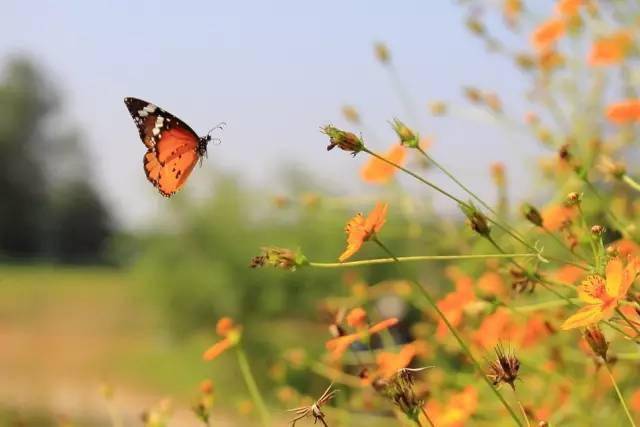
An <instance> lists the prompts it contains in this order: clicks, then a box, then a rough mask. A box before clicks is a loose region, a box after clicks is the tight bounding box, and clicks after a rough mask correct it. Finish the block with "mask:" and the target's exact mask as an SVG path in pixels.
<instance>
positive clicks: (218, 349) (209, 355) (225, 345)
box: [202, 338, 232, 360]
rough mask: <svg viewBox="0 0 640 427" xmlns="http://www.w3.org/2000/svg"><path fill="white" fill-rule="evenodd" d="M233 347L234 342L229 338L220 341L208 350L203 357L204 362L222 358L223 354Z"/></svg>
mask: <svg viewBox="0 0 640 427" xmlns="http://www.w3.org/2000/svg"><path fill="white" fill-rule="evenodd" d="M231 345H232V341H231V340H230V339H228V338H225V339H223V340H221V341H218V342H217V343H215V344H214V345H212V346H211V347H209V348H208V349H207V351H205V352H204V354H203V355H202V358H203V359H204V360H213V359H215V358H216V357H218V356H220V355H221V354H222V353H224V352H225V351H227V350H228V349H229V348H230V347H231Z"/></svg>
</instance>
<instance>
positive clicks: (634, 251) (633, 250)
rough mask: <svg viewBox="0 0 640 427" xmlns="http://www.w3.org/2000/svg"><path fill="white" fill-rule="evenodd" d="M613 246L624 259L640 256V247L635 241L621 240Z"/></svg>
mask: <svg viewBox="0 0 640 427" xmlns="http://www.w3.org/2000/svg"><path fill="white" fill-rule="evenodd" d="M611 246H613V247H614V248H615V249H616V250H617V251H618V255H619V256H621V257H623V258H625V257H628V256H629V255H631V256H638V255H640V246H638V244H637V243H636V242H634V241H633V240H629V239H621V240H618V241H617V242H615V243H613V244H612V245H611Z"/></svg>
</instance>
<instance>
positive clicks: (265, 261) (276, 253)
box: [249, 247, 309, 271]
mask: <svg viewBox="0 0 640 427" xmlns="http://www.w3.org/2000/svg"><path fill="white" fill-rule="evenodd" d="M308 263H309V261H308V260H307V257H305V256H304V254H303V253H302V252H300V251H299V250H298V251H292V250H291V249H283V248H276V247H264V248H262V254H260V255H258V256H256V257H253V259H252V260H251V263H250V264H249V266H250V267H251V268H258V267H264V266H271V267H276V268H281V269H283V270H289V271H295V270H296V268H298V267H304V266H306V265H307V264H308Z"/></svg>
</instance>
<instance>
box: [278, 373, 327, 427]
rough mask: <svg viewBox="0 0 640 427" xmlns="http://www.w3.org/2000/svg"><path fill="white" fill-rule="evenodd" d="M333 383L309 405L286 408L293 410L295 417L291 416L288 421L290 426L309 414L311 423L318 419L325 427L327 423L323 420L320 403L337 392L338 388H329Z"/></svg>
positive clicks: (323, 402) (323, 415) (322, 403)
mask: <svg viewBox="0 0 640 427" xmlns="http://www.w3.org/2000/svg"><path fill="white" fill-rule="evenodd" d="M332 387H333V384H330V385H329V387H327V389H326V390H325V391H324V393H322V396H320V398H319V399H318V400H316V401H315V403H314V404H313V405H311V406H301V407H299V408H293V409H288V411H289V412H293V413H294V414H295V415H296V417H295V418H293V419H292V420H291V421H289V423H290V424H291V426H292V427H294V426H295V425H296V422H298V421H299V420H301V419H302V418H305V417H307V416H309V415H311V416H312V417H313V423H314V424H315V423H316V422H318V420H319V421H320V422H321V423H322V425H323V426H325V427H327V426H328V424H327V422H326V420H325V416H326V415H325V414H324V413H323V412H322V409H321V408H322V405H324V404H325V403H327V402H328V401H330V400H331V399H333V396H335V394H336V393H337V392H338V390H331V388H332Z"/></svg>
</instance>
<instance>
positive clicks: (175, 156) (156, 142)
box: [124, 98, 200, 197]
mask: <svg viewBox="0 0 640 427" xmlns="http://www.w3.org/2000/svg"><path fill="white" fill-rule="evenodd" d="M124 102H125V104H126V106H127V109H128V110H129V113H130V114H131V117H133V120H134V122H135V124H136V127H137V128H138V133H139V134H140V139H141V140H142V142H143V143H144V145H145V146H146V147H147V153H146V154H145V156H144V160H143V163H144V171H145V173H146V175H147V179H148V180H149V181H150V182H151V183H152V184H153V185H154V186H155V187H156V188H157V189H158V191H159V192H160V194H162V195H163V196H166V197H171V196H172V195H173V194H174V193H175V192H176V191H178V190H179V189H180V188H181V187H182V186H183V185H184V183H185V182H186V180H187V178H188V177H189V174H190V173H191V171H192V170H193V168H194V167H195V165H196V163H197V162H198V159H199V158H200V154H199V152H198V144H199V138H198V135H197V134H196V133H195V132H194V131H193V129H191V128H190V127H189V126H188V125H187V124H186V123H184V122H183V121H182V120H180V119H179V118H177V117H175V116H174V115H172V114H171V113H168V112H167V111H165V110H163V109H162V108H160V107H158V106H156V105H154V104H152V103H150V102H146V101H143V100H141V99H137V98H125V100H124Z"/></svg>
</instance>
